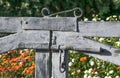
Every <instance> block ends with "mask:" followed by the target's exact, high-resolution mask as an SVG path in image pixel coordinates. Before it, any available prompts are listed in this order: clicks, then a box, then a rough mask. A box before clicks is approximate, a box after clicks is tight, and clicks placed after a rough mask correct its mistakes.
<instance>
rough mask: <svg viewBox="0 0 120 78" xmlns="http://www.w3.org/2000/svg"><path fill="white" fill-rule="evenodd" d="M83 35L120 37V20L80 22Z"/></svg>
mask: <svg viewBox="0 0 120 78" xmlns="http://www.w3.org/2000/svg"><path fill="white" fill-rule="evenodd" d="M79 31H80V34H82V36H98V37H120V22H100V21H99V22H92V21H88V22H83V21H82V22H79Z"/></svg>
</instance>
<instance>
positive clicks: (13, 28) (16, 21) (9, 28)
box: [0, 17, 22, 33]
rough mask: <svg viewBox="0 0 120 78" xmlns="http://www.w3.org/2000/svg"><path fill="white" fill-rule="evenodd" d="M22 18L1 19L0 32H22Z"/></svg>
mask: <svg viewBox="0 0 120 78" xmlns="http://www.w3.org/2000/svg"><path fill="white" fill-rule="evenodd" d="M21 29H22V27H21V18H18V17H0V32H4V33H15V32H19V31H21Z"/></svg>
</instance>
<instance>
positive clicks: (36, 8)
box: [0, 0, 120, 19]
mask: <svg viewBox="0 0 120 78" xmlns="http://www.w3.org/2000/svg"><path fill="white" fill-rule="evenodd" d="M44 7H47V8H49V9H50V10H51V13H54V12H58V11H62V10H67V9H71V8H75V7H80V8H82V10H83V11H84V15H83V17H88V18H89V19H92V14H98V15H99V16H100V18H102V19H105V17H108V16H110V15H113V14H114V15H119V14H120V10H119V9H120V0H64V1H61V0H56V1H55V0H0V16H41V9H42V8H44Z"/></svg>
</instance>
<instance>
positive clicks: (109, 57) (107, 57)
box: [85, 51, 120, 65]
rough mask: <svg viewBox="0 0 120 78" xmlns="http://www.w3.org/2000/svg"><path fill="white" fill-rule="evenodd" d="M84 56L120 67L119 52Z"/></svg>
mask: <svg viewBox="0 0 120 78" xmlns="http://www.w3.org/2000/svg"><path fill="white" fill-rule="evenodd" d="M85 54H87V55H90V56H93V57H96V58H99V59H102V60H104V61H107V62H111V63H114V64H116V65H120V61H119V59H120V51H119V52H118V53H116V52H108V51H104V52H101V54H93V53H85Z"/></svg>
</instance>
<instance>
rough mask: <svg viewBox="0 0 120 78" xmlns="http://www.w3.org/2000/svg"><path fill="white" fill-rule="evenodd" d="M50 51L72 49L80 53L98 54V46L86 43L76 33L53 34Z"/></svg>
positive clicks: (57, 32)
mask: <svg viewBox="0 0 120 78" xmlns="http://www.w3.org/2000/svg"><path fill="white" fill-rule="evenodd" d="M53 37H54V38H53V39H55V41H53V45H52V49H58V47H59V45H60V48H61V49H73V50H81V51H91V52H95V53H96V52H97V53H99V52H100V46H99V47H98V46H95V43H94V41H86V40H85V38H83V37H82V35H81V34H80V33H77V32H59V31H55V32H53Z"/></svg>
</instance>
